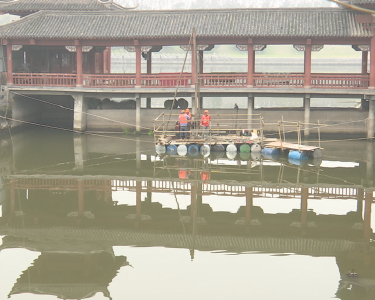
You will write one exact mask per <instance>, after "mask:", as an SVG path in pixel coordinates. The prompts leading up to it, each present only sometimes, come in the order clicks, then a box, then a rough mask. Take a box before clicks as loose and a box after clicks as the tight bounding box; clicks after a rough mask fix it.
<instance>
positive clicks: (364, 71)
mask: <svg viewBox="0 0 375 300" xmlns="http://www.w3.org/2000/svg"><path fill="white" fill-rule="evenodd" d="M367 58H368V51H362V74H363V75H366V74H367Z"/></svg>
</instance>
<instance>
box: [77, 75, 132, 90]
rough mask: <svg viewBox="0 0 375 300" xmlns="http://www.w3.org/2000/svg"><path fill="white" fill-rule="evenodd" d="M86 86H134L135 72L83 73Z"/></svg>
mask: <svg viewBox="0 0 375 300" xmlns="http://www.w3.org/2000/svg"><path fill="white" fill-rule="evenodd" d="M82 78H83V86H84V87H134V86H135V74H83V76H82Z"/></svg>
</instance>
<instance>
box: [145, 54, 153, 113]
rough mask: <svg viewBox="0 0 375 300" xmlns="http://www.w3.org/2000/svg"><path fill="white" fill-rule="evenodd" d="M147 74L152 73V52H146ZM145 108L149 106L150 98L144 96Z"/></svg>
mask: <svg viewBox="0 0 375 300" xmlns="http://www.w3.org/2000/svg"><path fill="white" fill-rule="evenodd" d="M147 74H148V75H151V74H152V52H151V50H150V51H149V52H148V53H147ZM146 108H151V98H146Z"/></svg>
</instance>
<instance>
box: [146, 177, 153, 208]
mask: <svg viewBox="0 0 375 300" xmlns="http://www.w3.org/2000/svg"><path fill="white" fill-rule="evenodd" d="M151 190H152V181H151V180H148V181H147V198H146V202H147V203H148V204H151V201H152V192H151Z"/></svg>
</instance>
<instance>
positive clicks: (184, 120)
mask: <svg viewBox="0 0 375 300" xmlns="http://www.w3.org/2000/svg"><path fill="white" fill-rule="evenodd" d="M188 120H190V117H189V116H188V115H187V114H186V113H185V111H184V110H181V113H180V115H179V117H178V121H179V122H180V138H181V139H185V138H187V132H186V131H187V130H188V127H187V126H188Z"/></svg>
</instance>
